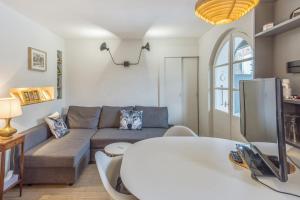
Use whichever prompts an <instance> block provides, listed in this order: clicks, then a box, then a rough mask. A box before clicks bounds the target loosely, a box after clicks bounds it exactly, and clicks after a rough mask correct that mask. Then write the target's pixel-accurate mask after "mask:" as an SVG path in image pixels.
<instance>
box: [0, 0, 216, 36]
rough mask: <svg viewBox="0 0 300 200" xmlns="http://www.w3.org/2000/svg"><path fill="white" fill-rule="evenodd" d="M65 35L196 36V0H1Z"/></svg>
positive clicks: (202, 27)
mask: <svg viewBox="0 0 300 200" xmlns="http://www.w3.org/2000/svg"><path fill="white" fill-rule="evenodd" d="M0 1H2V2H4V3H5V4H6V5H8V6H9V7H11V8H13V9H15V10H17V11H18V12H19V13H21V14H23V15H25V16H27V17H29V18H31V19H33V20H34V21H36V22H38V23H40V24H41V25H43V26H46V27H48V28H49V29H50V30H52V31H53V32H55V33H57V34H59V35H60V36H62V37H64V38H66V39H72V38H112V37H118V38H132V39H140V38H143V37H152V38H162V37H163V38H164V37H168V38H175V37H190V38H196V37H197V38H198V37H200V36H201V35H202V34H203V33H205V32H206V31H207V30H208V29H209V28H210V27H211V26H210V25H209V24H207V23H205V22H203V21H202V20H200V19H198V18H197V17H196V16H195V15H194V6H195V3H196V0H0Z"/></svg>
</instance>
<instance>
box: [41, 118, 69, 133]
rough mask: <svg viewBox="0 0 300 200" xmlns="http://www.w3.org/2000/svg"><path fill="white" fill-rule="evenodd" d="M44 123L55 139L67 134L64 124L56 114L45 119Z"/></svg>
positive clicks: (67, 130)
mask: <svg viewBox="0 0 300 200" xmlns="http://www.w3.org/2000/svg"><path fill="white" fill-rule="evenodd" d="M45 121H46V122H47V124H48V126H49V128H50V130H51V133H52V134H53V135H54V136H55V138H56V139H59V138H62V137H63V136H65V135H66V134H68V133H69V129H68V127H67V125H66V123H65V122H64V120H63V119H62V117H61V116H60V114H59V113H58V112H56V113H53V114H52V115H50V116H48V117H46V118H45Z"/></svg>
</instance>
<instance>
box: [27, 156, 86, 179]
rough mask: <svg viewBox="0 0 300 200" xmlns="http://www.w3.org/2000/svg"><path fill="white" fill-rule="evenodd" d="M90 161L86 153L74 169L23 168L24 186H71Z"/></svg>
mask: <svg viewBox="0 0 300 200" xmlns="http://www.w3.org/2000/svg"><path fill="white" fill-rule="evenodd" d="M89 161H90V151H87V152H86V153H85V154H84V156H83V157H82V158H81V160H80V161H79V163H78V165H77V166H76V167H25V168H24V172H25V173H24V183H25V184H73V183H75V182H76V180H77V179H78V178H79V176H80V174H81V173H82V171H83V170H84V168H85V167H86V166H87V165H88V163H89Z"/></svg>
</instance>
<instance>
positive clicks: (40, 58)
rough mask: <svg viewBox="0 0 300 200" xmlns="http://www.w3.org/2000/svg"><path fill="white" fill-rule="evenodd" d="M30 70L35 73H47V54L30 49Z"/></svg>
mask: <svg viewBox="0 0 300 200" xmlns="http://www.w3.org/2000/svg"><path fill="white" fill-rule="evenodd" d="M28 69H29V70H33V71H41V72H45V71H47V53H46V52H44V51H41V50H38V49H34V48H32V47H28Z"/></svg>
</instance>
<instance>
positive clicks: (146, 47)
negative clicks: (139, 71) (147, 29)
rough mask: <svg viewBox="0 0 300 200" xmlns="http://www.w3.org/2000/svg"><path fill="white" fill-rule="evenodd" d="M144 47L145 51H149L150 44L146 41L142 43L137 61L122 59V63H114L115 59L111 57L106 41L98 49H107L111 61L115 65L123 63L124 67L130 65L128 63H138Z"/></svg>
mask: <svg viewBox="0 0 300 200" xmlns="http://www.w3.org/2000/svg"><path fill="white" fill-rule="evenodd" d="M144 49H146V50H147V51H150V44H149V43H148V42H147V44H146V45H144V46H142V47H141V50H140V55H139V58H138V61H137V62H135V63H131V62H129V61H124V62H123V63H116V62H115V60H114V58H113V56H112V54H111V52H110V50H109V48H108V47H107V44H106V42H103V43H102V44H101V46H100V51H104V50H106V51H108V53H109V55H110V57H111V59H112V61H113V63H114V64H115V65H123V66H124V67H130V65H138V64H139V63H140V60H141V55H142V51H143V50H144Z"/></svg>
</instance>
